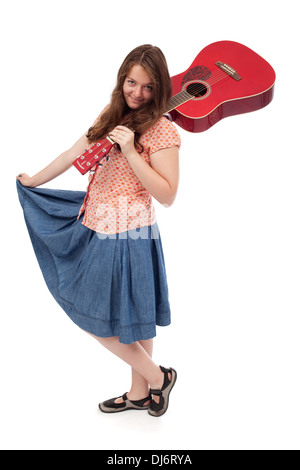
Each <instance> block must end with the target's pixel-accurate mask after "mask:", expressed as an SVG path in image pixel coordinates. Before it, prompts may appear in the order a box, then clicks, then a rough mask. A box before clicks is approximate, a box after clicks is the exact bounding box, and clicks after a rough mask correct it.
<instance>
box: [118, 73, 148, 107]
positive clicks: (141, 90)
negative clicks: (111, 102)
mask: <svg viewBox="0 0 300 470" xmlns="http://www.w3.org/2000/svg"><path fill="white" fill-rule="evenodd" d="M123 94H124V98H125V101H126V103H127V105H128V107H129V108H130V109H138V108H139V107H140V106H141V105H144V104H147V103H150V102H151V101H152V99H153V87H152V83H151V78H150V76H149V74H148V73H147V72H146V70H145V69H144V67H142V66H141V65H134V66H133V67H132V68H131V69H130V70H129V72H128V75H127V77H126V79H125V82H124V85H123Z"/></svg>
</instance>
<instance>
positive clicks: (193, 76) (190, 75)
mask: <svg viewBox="0 0 300 470" xmlns="http://www.w3.org/2000/svg"><path fill="white" fill-rule="evenodd" d="M211 74H212V73H211V71H210V70H209V68H207V67H205V66H204V65H197V66H196V67H193V68H191V69H190V70H189V71H188V72H187V73H186V74H185V75H184V77H183V79H182V82H181V87H182V88H183V86H184V85H185V83H187V82H191V81H193V80H202V81H204V80H208V79H209V77H211Z"/></svg>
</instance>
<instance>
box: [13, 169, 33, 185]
mask: <svg viewBox="0 0 300 470" xmlns="http://www.w3.org/2000/svg"><path fill="white" fill-rule="evenodd" d="M17 180H19V181H20V183H21V184H22V185H23V186H28V187H29V188H33V187H34V186H33V184H32V178H31V176H29V175H27V174H26V173H20V174H19V175H18V176H17Z"/></svg>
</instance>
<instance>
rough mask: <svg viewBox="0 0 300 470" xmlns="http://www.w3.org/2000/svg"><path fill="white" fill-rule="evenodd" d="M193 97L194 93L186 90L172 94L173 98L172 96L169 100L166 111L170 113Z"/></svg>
mask: <svg viewBox="0 0 300 470" xmlns="http://www.w3.org/2000/svg"><path fill="white" fill-rule="evenodd" d="M193 98H194V95H191V94H190V93H188V92H187V91H186V90H183V91H181V92H180V93H177V95H174V96H172V98H170V99H169V101H168V102H167V106H166V113H169V112H170V111H172V109H175V108H177V107H178V106H180V105H181V104H183V103H186V102H187V101H190V100H191V99H193Z"/></svg>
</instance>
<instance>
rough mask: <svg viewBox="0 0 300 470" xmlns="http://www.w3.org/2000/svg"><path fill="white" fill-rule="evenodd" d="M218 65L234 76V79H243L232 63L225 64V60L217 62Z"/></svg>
mask: <svg viewBox="0 0 300 470" xmlns="http://www.w3.org/2000/svg"><path fill="white" fill-rule="evenodd" d="M216 65H217V66H218V67H219V68H220V69H221V70H223V72H225V73H227V75H229V76H230V77H232V78H234V80H236V81H239V80H242V77H241V76H240V75H239V74H238V73H237V71H236V70H234V68H232V67H230V65H228V64H225V63H224V62H220V61H218V62H216Z"/></svg>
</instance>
